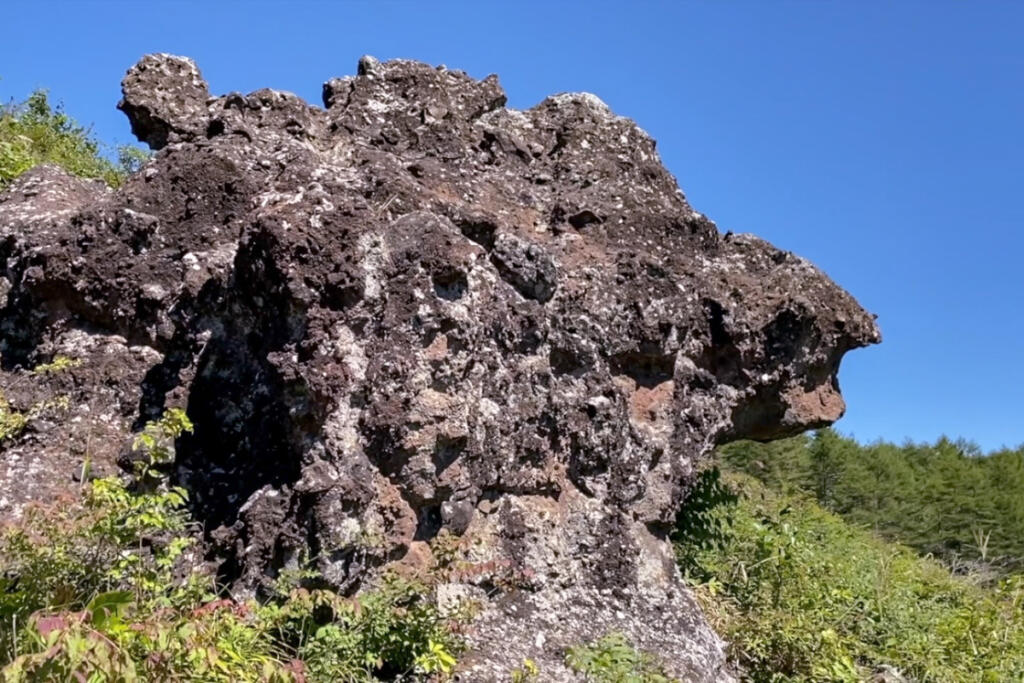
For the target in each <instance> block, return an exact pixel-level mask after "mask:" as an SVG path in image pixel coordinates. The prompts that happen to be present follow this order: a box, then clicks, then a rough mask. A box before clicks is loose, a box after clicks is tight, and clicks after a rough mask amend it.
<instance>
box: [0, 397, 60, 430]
mask: <svg viewBox="0 0 1024 683" xmlns="http://www.w3.org/2000/svg"><path fill="white" fill-rule="evenodd" d="M68 404H69V401H68V397H67V396H58V397H56V398H53V399H50V400H48V401H39V402H38V403H34V404H33V405H32V406H31V407H30V408H29V409H28V410H25V411H21V410H17V409H15V408H14V407H13V406H12V405H11V404H10V402H9V401H8V400H7V398H6V397H5V396H4V394H3V392H2V391H0V443H3V442H4V441H7V440H10V439H16V438H18V437H19V436H21V433H22V432H23V431H25V427H27V426H28V424H29V422H31V421H32V420H34V419H35V418H37V417H39V416H40V415H42V414H43V413H45V412H49V411H57V410H67V409H68Z"/></svg>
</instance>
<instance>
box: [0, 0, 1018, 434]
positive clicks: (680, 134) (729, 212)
mask: <svg viewBox="0 0 1024 683" xmlns="http://www.w3.org/2000/svg"><path fill="white" fill-rule="evenodd" d="M781 5H782V6H785V7H787V8H788V9H789V11H788V12H780V11H778V7H779V6H780V5H773V7H771V8H766V7H765V6H763V5H760V4H757V3H736V4H730V5H728V6H724V5H710V4H703V3H692V4H691V3H685V4H681V5H678V6H671V7H665V6H661V5H659V4H656V3H638V4H637V5H636V6H631V7H630V10H629V11H628V12H623V11H622V10H621V8H619V7H617V6H615V5H613V4H609V3H588V4H587V5H582V4H580V3H565V4H564V5H558V6H557V7H546V6H544V5H542V4H540V3H535V2H531V3H520V4H517V5H516V6H515V7H514V8H494V7H482V6H478V5H475V4H469V3H454V2H452V3H442V4H441V5H438V6H435V7H430V8H427V7H421V6H409V5H402V4H400V3H384V4H379V5H378V4H374V5H370V4H368V3H353V4H349V5H331V4H327V5H317V4H313V3H293V4H292V5H289V6H288V7H287V8H286V9H277V10H276V13H275V12H268V10H269V9H270V6H269V5H266V4H264V3H250V4H247V5H246V6H245V10H246V12H247V14H245V15H241V14H239V13H238V12H237V9H236V8H233V7H232V6H231V5H230V4H225V5H217V6H213V7H207V6H204V5H199V4H196V3H192V2H188V3H169V2H163V3H160V2H154V3H150V4H147V5H146V6H145V7H141V8H140V7H135V6H131V12H130V13H129V12H128V11H127V8H128V7H129V6H128V5H126V4H122V3H113V2H112V3H92V4H90V3H79V4H75V5H72V6H70V7H62V9H61V14H60V16H57V17H54V16H47V17H45V22H46V26H47V36H46V37H47V39H48V40H51V41H53V42H54V43H57V44H60V45H61V46H62V47H63V49H61V50H54V51H49V52H45V53H43V54H40V51H39V35H38V30H37V27H38V26H39V24H40V22H42V21H43V20H44V18H43V17H41V16H40V12H41V10H40V9H38V8H37V9H28V8H26V7H15V8H12V9H11V10H9V11H8V15H9V16H8V21H9V25H10V31H11V33H12V35H13V36H14V38H13V39H11V40H9V41H7V42H5V43H4V44H2V45H0V64H3V65H4V66H0V100H2V101H4V102H6V101H9V100H11V99H13V100H23V99H24V98H25V97H27V96H28V95H29V94H30V93H31V92H32V91H33V90H35V89H36V88H39V87H43V88H46V89H47V90H48V91H49V93H50V96H51V101H52V102H54V103H57V102H61V103H63V105H64V108H65V111H66V113H68V114H69V115H70V116H72V117H73V118H75V119H76V120H77V121H78V122H79V123H81V124H83V125H86V126H89V125H92V126H93V131H94V134H95V135H96V137H97V138H98V139H100V140H101V141H103V142H106V143H110V144H124V143H133V144H135V141H134V139H133V138H132V137H131V135H130V131H129V126H128V122H127V119H125V118H124V116H123V115H122V114H121V113H120V112H119V111H117V110H116V109H115V105H116V102H117V100H118V97H119V86H120V80H121V77H122V76H123V74H124V72H125V70H126V69H128V68H129V67H130V66H131V65H132V64H134V63H135V62H136V61H137V60H138V58H140V57H141V56H142V54H145V53H148V52H170V53H173V54H180V55H184V56H188V57H191V58H193V59H194V60H195V61H196V63H197V64H198V66H199V68H200V69H201V70H202V72H203V75H204V77H205V78H206V79H207V81H208V82H209V83H210V88H211V92H212V93H214V94H223V93H227V92H230V91H242V92H248V91H252V90H255V89H258V88H260V87H273V88H277V89H282V90H289V91H292V92H295V93H296V94H298V95H299V96H301V97H303V98H304V99H306V100H307V101H309V102H310V103H313V104H319V103H320V98H319V90H320V84H321V83H322V82H323V81H326V80H327V79H328V78H331V77H333V76H341V75H345V74H350V73H354V72H355V67H356V62H357V60H358V58H359V56H361V55H363V54H372V55H374V56H375V57H378V58H380V59H382V60H383V59H390V58H395V57H404V58H410V59H416V60H418V61H425V62H428V63H432V64H440V63H444V64H446V65H447V66H448V67H449V68H454V69H461V70H464V71H466V72H468V73H469V74H470V75H472V76H474V77H476V78H483V77H485V76H487V75H488V74H489V73H492V72H493V73H497V74H498V76H499V79H500V80H501V83H502V86H503V87H504V88H505V91H506V93H507V94H508V97H509V106H511V107H514V108H519V109H523V108H527V107H529V106H532V105H533V104H536V103H538V102H540V101H541V100H543V98H544V97H546V96H548V95H553V94H556V93H558V92H566V91H581V90H583V91H589V92H594V93H595V94H596V95H597V96H599V97H600V98H601V99H602V100H604V101H605V102H607V103H608V105H609V106H610V107H611V108H612V110H613V111H615V112H616V113H617V114H620V115H624V116H628V117H630V118H632V119H633V120H635V121H636V122H637V124H638V125H639V126H640V127H641V128H643V129H645V130H646V131H647V132H649V133H650V134H651V135H652V136H653V137H654V138H655V139H656V140H657V141H658V151H659V153H660V154H661V157H662V161H663V162H664V164H665V166H666V167H667V168H668V169H669V171H670V172H672V173H673V174H674V175H675V177H676V178H677V179H678V181H679V185H680V187H681V188H682V190H683V192H684V193H685V194H686V196H687V199H688V200H689V201H690V203H691V205H692V206H693V207H694V208H695V209H696V210H698V211H700V212H701V213H704V214H706V215H707V216H708V217H709V218H711V219H712V220H714V221H715V222H716V224H717V225H718V228H719V230H720V231H722V232H723V233H724V232H725V231H727V230H731V231H734V232H751V233H754V234H756V235H758V236H759V237H762V238H764V239H767V240H768V241H770V242H772V243H773V244H775V245H776V246H778V247H780V248H782V249H787V250H790V251H793V252H795V253H796V254H798V255H799V256H802V257H804V258H806V259H808V260H809V261H811V262H813V263H815V264H816V265H817V266H818V267H820V268H821V269H822V270H823V271H824V272H825V273H827V274H828V275H829V276H830V277H831V278H832V279H833V280H835V281H836V282H837V283H838V284H839V285H840V286H842V287H843V288H844V289H846V290H847V291H849V292H850V293H851V294H852V295H853V296H854V297H855V298H856V299H857V300H858V301H859V302H860V303H861V304H862V305H863V306H864V307H865V308H867V309H868V310H869V311H872V312H874V313H877V314H878V315H879V320H878V322H879V325H880V327H881V329H882V335H883V342H882V344H881V345H879V346H873V347H869V348H867V349H859V350H856V351H854V352H853V353H850V354H848V355H847V356H846V357H845V358H844V361H843V363H842V366H841V367H842V369H841V372H840V386H841V389H842V393H843V395H844V398H845V399H846V402H847V414H846V416H845V417H844V418H843V419H841V420H840V421H839V422H838V423H836V429H837V430H838V431H839V432H841V433H843V434H845V435H850V436H853V437H855V438H856V439H858V440H859V441H861V442H862V443H867V444H870V443H872V442H874V441H877V440H886V441H890V442H893V443H897V444H901V443H904V442H905V441H906V440H911V441H913V442H915V443H934V442H935V441H936V440H937V439H939V438H940V437H941V436H943V435H945V436H947V437H948V438H950V439H951V440H955V439H957V438H962V439H965V440H967V441H970V442H975V443H977V444H978V445H979V446H980V447H981V449H982V450H983V451H985V452H991V451H995V450H998V449H1000V448H1002V447H1009V448H1013V447H1018V446H1020V445H1022V444H1024V428H1022V427H1021V426H1020V425H1021V421H1020V419H1019V417H1018V415H1017V414H1018V413H1019V408H1020V407H1021V405H1022V401H1021V399H1022V398H1024V396H1022V394H1024V389H1022V388H1021V387H1022V386H1024V369H1022V368H1021V367H1020V365H1019V364H1017V363H1014V360H1015V356H1017V354H1018V353H1019V352H1020V351H1021V350H1024V342H1022V341H1021V340H1022V339H1024V316H1022V315H1021V313H1024V296H1022V293H1021V292H1022V287H1021V285H1022V284H1024V282H1022V275H1021V270H1020V268H1019V267H1016V263H1015V260H1014V259H1013V257H1014V255H1015V254H1014V251H1015V250H1019V249H1020V248H1021V246H1022V243H1024V237H1022V236H1021V234H1020V233H1021V231H1020V230H1019V228H1020V227H1021V225H1022V219H1024V206H1022V204H1021V202H1019V201H1018V200H1017V198H1016V194H1017V192H1016V190H1017V188H1016V187H1015V186H1014V180H1018V179H1019V178H1021V177H1022V176H1024V173H1022V172H1024V132H1022V131H1021V130H1020V126H1019V122H1020V120H1022V114H1024V94H1021V93H1020V92H1019V88H1015V87H1014V86H1015V85H1018V86H1019V83H1020V76H1021V75H1024V45H1021V44H1020V42H1021V41H1020V40H1019V36H1020V35H1021V29H1024V6H1021V7H1018V6H1014V5H1011V4H1009V3H1007V4H999V3H993V4H991V5H986V6H984V7H969V6H965V5H961V4H959V3H952V2H948V3H947V2H931V3H923V2H908V3H905V4H902V5H900V6H898V7H889V8H877V7H870V6H863V5H860V4H853V3H851V4H848V5H839V4H838V3H836V4H827V5H826V4H821V5H808V4H801V3H781ZM189 9H191V11H192V12H202V13H203V16H204V20H203V22H202V23H201V24H200V25H196V24H190V23H187V22H186V23H180V22H179V23H175V22H174V21H169V20H168V17H167V16H166V15H167V14H168V13H169V11H170V10H175V11H180V12H181V13H182V14H183V15H184V14H187V13H188V10H189ZM446 9H454V10H457V11H456V12H448V13H447V14H445V13H444V10H446ZM531 9H532V11H530V10H531ZM328 12H332V13H335V16H332V17H328V18H324V17H320V16H318V15H319V14H320V13H328ZM125 15H128V16H125ZM453 15H454V16H453ZM540 17H543V18H544V21H541V19H540ZM332 19H334V20H336V22H337V23H335V22H334V21H332ZM353 19H354V20H355V21H352V20H353ZM496 21H502V22H504V26H505V34H503V37H505V36H510V37H513V38H514V37H516V36H520V37H521V42H522V44H523V48H522V49H517V50H509V49H507V47H505V46H501V45H498V43H499V42H502V41H500V40H498V39H495V38H494V37H493V36H490V35H488V34H487V33H486V32H480V31H479V30H478V29H479V28H480V27H481V26H484V27H487V26H493V25H494V24H495V22H496ZM229 22H234V23H233V24H229ZM348 24H355V25H356V26H357V27H358V31H357V35H354V36H349V35H345V34H344V32H345V30H346V25H348ZM147 25H148V26H160V27H161V29H160V33H159V35H157V36H153V37H150V36H147V35H145V31H139V30H138V28H139V26H147ZM227 25H231V26H233V30H234V35H233V36H229V38H235V39H236V40H235V41H232V40H225V39H224V36H223V35H222V34H221V33H220V31H221V28H222V27H223V26H227ZM637 26H639V27H642V28H643V29H644V30H645V31H646V32H647V34H650V37H649V39H644V38H645V34H644V33H643V32H642V31H641V30H639V29H636V28H634V27H637ZM336 27H337V30H339V31H341V32H342V35H341V39H342V42H343V46H342V47H340V48H339V47H337V46H335V45H333V44H332V43H331V40H332V39H333V38H334V36H335V33H334V31H335V28H336ZM567 27H568V28H572V29H573V30H572V31H568V32H567V31H566V28H567ZM866 27H870V29H871V30H866ZM34 29H35V30H34ZM133 29H135V30H134V31H133ZM680 32H682V33H684V36H683V38H680V36H679V33H680ZM285 36H287V37H285ZM780 37H782V38H784V39H779V38H780ZM587 38H589V40H590V42H594V43H597V42H600V41H601V40H602V39H603V40H604V42H605V43H606V44H609V43H610V44H611V48H609V49H606V50H604V51H600V52H599V51H597V50H588V49H581V48H583V47H585V46H584V45H582V44H581V43H585V42H587V41H586V40H584V39H587ZM506 39H507V38H506ZM531 39H532V41H531ZM616 39H620V40H618V42H616ZM529 42H537V43H539V44H538V45H537V47H536V48H534V49H533V50H530V49H528V48H527V47H526V46H527V44H528V43H529ZM97 45H99V46H102V47H101V48H100V49H97V48H96V46H97ZM253 45H256V46H259V47H261V48H265V49H261V50H259V51H253V50H251V49H250V54H248V55H240V54H238V52H239V50H240V48H244V47H250V48H251V46H253ZM75 51H79V52H81V53H84V54H88V55H89V56H88V58H84V59H77V60H73V61H69V60H67V59H66V55H67V54H69V53H74V52H75ZM242 57H246V58H242ZM1003 339H1005V340H1006V341H1003ZM981 399H983V400H981Z"/></svg>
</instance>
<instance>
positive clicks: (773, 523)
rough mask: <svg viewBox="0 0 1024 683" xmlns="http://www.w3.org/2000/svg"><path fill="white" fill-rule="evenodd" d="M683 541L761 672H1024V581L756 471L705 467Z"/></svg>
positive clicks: (723, 621) (995, 677) (744, 659)
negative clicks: (902, 538) (932, 554)
mask: <svg viewBox="0 0 1024 683" xmlns="http://www.w3.org/2000/svg"><path fill="white" fill-rule="evenodd" d="M697 491H698V500H695V501H693V503H692V504H691V505H690V506H689V508H688V510H686V511H684V514H683V515H682V516H681V518H680V525H679V530H678V538H677V548H678V551H679V557H680V562H681V565H682V567H683V569H684V572H685V573H686V574H687V576H688V579H689V581H690V582H691V583H692V584H693V585H694V586H696V588H697V592H698V596H699V598H700V599H701V602H702V604H703V606H704V609H705V612H706V613H707V614H708V616H709V618H710V619H711V620H712V622H713V624H714V626H715V627H716V629H717V630H718V631H719V633H721V634H722V635H723V636H724V637H725V638H726V640H728V641H729V642H730V647H731V649H732V656H733V657H734V659H735V660H736V661H737V663H738V664H739V665H740V666H741V667H742V668H743V669H744V670H745V672H746V676H747V677H748V679H749V680H752V681H859V680H864V679H866V678H867V677H868V676H870V675H871V674H872V673H873V672H876V671H879V670H881V669H883V668H885V667H893V668H896V669H898V670H899V671H901V672H903V674H904V675H906V676H909V677H910V678H911V679H913V680H919V681H936V682H938V681H942V682H947V681H1009V680H1024V611H1022V600H1024V579H1022V578H1021V577H1019V576H1011V577H1008V578H1006V579H1004V580H1003V581H1002V582H1000V583H999V585H998V587H997V588H993V589H989V588H984V587H981V586H979V585H976V584H974V583H971V582H970V581H968V580H966V579H965V578H963V577H958V576H954V575H952V574H951V573H950V572H949V570H948V569H947V568H945V567H944V566H943V565H941V564H940V563H938V562H937V561H934V560H930V559H924V558H920V557H918V556H917V555H915V554H914V553H913V552H912V551H910V550H909V549H907V548H905V547H902V546H898V545H894V544H892V543H889V542H886V541H884V540H882V539H880V538H878V537H876V536H875V535H874V534H872V533H871V532H869V531H867V530H863V529H859V528H857V527H855V526H852V525H850V524H848V523H846V522H844V521H843V520H842V519H841V518H840V517H838V516H836V515H835V514H833V513H831V512H828V511H826V510H824V509H822V508H821V506H819V505H818V504H817V503H816V502H815V501H813V500H811V499H809V498H807V497H791V496H785V495H781V494H778V493H775V492H773V491H770V490H768V489H767V488H766V487H765V486H764V485H763V484H761V483H760V482H759V481H757V480H756V479H754V478H752V477H749V476H747V475H743V474H739V473H733V474H726V475H724V478H721V479H720V475H719V473H718V471H717V470H708V471H706V472H704V473H703V474H702V477H701V483H700V486H699V487H698V489H697Z"/></svg>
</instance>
